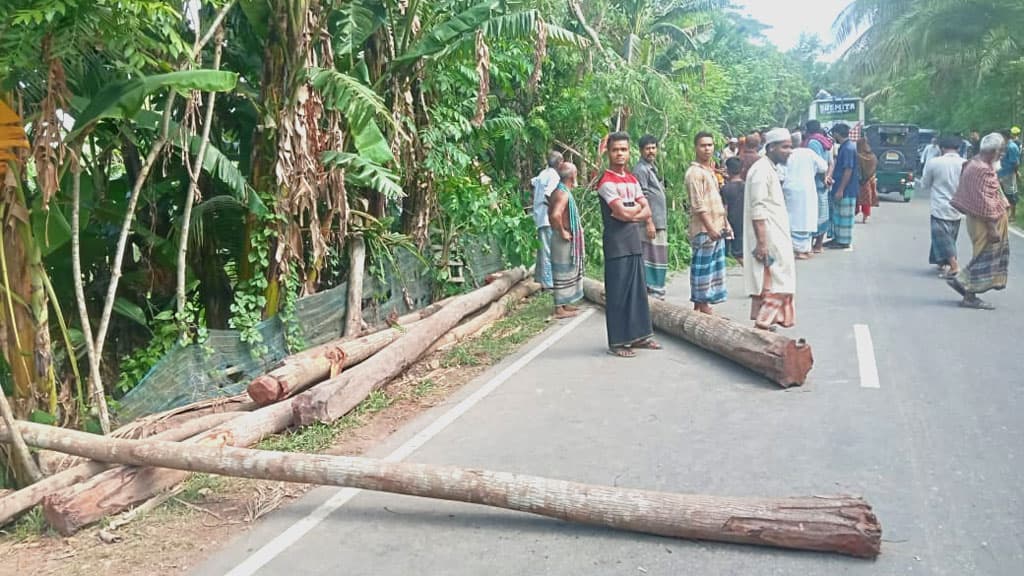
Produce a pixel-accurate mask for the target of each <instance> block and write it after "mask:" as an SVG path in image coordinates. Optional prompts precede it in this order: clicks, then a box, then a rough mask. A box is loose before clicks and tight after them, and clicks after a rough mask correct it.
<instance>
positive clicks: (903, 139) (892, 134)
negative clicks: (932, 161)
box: [864, 124, 920, 202]
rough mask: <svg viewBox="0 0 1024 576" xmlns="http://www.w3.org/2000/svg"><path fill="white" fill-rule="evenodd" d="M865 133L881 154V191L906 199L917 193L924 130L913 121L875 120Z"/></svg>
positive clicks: (879, 156)
mask: <svg viewBox="0 0 1024 576" xmlns="http://www.w3.org/2000/svg"><path fill="white" fill-rule="evenodd" d="M864 136H865V138H867V139H868V144H870V145H871V150H872V151H874V153H875V156H877V157H878V193H879V194H886V193H888V194H891V193H896V194H899V195H900V197H901V198H902V199H903V201H904V202H910V200H911V199H912V198H913V197H914V173H915V172H917V168H918V164H919V163H920V155H919V151H918V150H919V148H918V145H919V144H920V134H919V130H918V127H917V126H914V125H912V124H873V125H870V126H867V127H866V128H864Z"/></svg>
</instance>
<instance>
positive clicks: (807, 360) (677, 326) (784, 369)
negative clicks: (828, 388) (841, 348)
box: [583, 278, 814, 388]
mask: <svg viewBox="0 0 1024 576" xmlns="http://www.w3.org/2000/svg"><path fill="white" fill-rule="evenodd" d="M583 292H584V294H586V297H587V299H588V300H590V301H591V302H594V303H597V304H600V305H602V306H603V305H604V285H603V284H601V283H600V282H598V281H596V280H591V279H590V278H585V279H584V280H583ZM649 301H650V306H651V320H652V322H653V323H654V326H655V327H656V328H658V329H659V330H662V331H664V332H667V333H668V334H671V335H673V336H676V337H679V338H682V339H683V340H686V341H687V342H689V343H691V344H696V345H697V346H700V347H701V348H703V349H705V350H708V351H710V352H714V353H715V354H718V355H719V356H722V357H724V358H728V359H729V360H732V361H733V362H736V363H737V364H739V365H741V366H743V367H745V368H749V369H750V370H753V371H754V372H757V373H758V374H761V375H763V376H765V377H766V378H768V379H769V380H771V381H773V382H775V383H777V384H779V385H780V386H782V387H783V388H788V387H790V386H801V385H803V383H804V382H805V381H806V380H807V374H808V372H810V371H811V367H812V366H814V355H813V353H812V351H811V346H810V344H808V343H807V342H805V341H804V340H802V339H801V340H793V339H792V338H787V337H785V336H782V335H779V334H775V333H773V332H768V331H765V330H755V329H753V328H749V327H747V326H744V325H742V324H738V323H736V322H733V321H732V320H729V319H728V318H725V317H723V316H713V315H710V314H701V313H699V312H695V311H693V310H690V309H688V308H683V307H681V306H677V305H675V304H670V303H668V302H663V301H661V300H655V299H649Z"/></svg>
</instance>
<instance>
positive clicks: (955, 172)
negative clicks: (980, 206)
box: [921, 136, 964, 280]
mask: <svg viewBox="0 0 1024 576" xmlns="http://www.w3.org/2000/svg"><path fill="white" fill-rule="evenodd" d="M960 143H961V140H960V138H958V137H956V136H944V137H943V138H942V139H941V140H939V148H940V149H941V155H940V156H937V157H935V158H932V160H931V161H930V162H928V164H926V165H925V167H924V174H923V175H922V176H921V190H922V191H923V192H924V193H925V194H928V195H929V196H930V197H931V233H932V245H931V250H930V251H929V253H928V263H929V264H935V265H936V266H938V267H939V278H943V279H945V280H949V279H950V278H956V277H957V275H958V274H960V262H959V261H958V260H957V258H956V240H957V237H958V236H959V235H960V221H961V220H963V218H964V215H963V214H961V213H960V212H958V211H957V209H956V208H953V206H951V205H950V202H951V201H952V200H953V195H954V194H956V189H957V187H958V186H959V185H960V174H961V173H962V172H963V169H964V159H963V158H962V157H961V156H960V154H959V152H957V151H958V150H959V149H960Z"/></svg>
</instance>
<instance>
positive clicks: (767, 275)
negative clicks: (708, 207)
mask: <svg viewBox="0 0 1024 576" xmlns="http://www.w3.org/2000/svg"><path fill="white" fill-rule="evenodd" d="M792 152H793V139H792V135H791V134H790V133H789V130H786V129H785V128H775V129H773V130H770V131H768V133H767V134H765V155H764V157H763V158H761V159H760V160H758V161H757V162H756V163H755V164H754V165H753V166H751V167H750V172H748V173H747V182H746V188H745V190H744V203H745V206H744V211H743V237H744V238H745V239H748V240H747V241H748V244H747V246H746V250H747V251H748V252H749V253H750V254H751V256H752V257H753V259H752V260H751V261H750V263H749V264H748V265H746V266H744V267H743V280H744V284H745V285H746V289H747V294H748V295H750V297H751V306H750V319H751V320H753V321H754V326H755V327H757V328H760V329H762V330H774V328H775V326H776V325H780V326H783V327H785V328H789V327H791V326H793V325H794V323H795V322H796V309H795V307H794V305H793V297H794V295H795V294H796V262H795V260H794V255H793V241H792V238H791V237H790V229H789V213H788V212H787V211H786V200H785V196H784V194H783V192H782V182H781V181H780V180H779V174H778V171H777V167H778V166H781V165H785V164H786V161H787V160H788V159H789V155H790V154H791V153H792ZM751 247H752V249H751Z"/></svg>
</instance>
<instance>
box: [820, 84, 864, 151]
mask: <svg viewBox="0 0 1024 576" xmlns="http://www.w3.org/2000/svg"><path fill="white" fill-rule="evenodd" d="M822 96H826V97H822ZM807 119H808V120H817V121H818V122H821V127H822V129H823V130H824V131H825V133H826V134H828V132H829V131H830V130H832V126H833V125H835V124H837V123H839V122H843V123H845V124H848V125H849V126H850V128H851V129H852V133H851V136H854V135H858V134H859V133H860V130H861V128H863V126H864V100H863V99H861V98H835V97H832V96H831V95H829V94H828V93H827V92H824V91H822V93H819V94H818V98H817V99H816V100H814V101H813V102H811V108H810V110H809V111H808V112H807ZM854 139H855V140H856V139H857V138H854Z"/></svg>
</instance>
